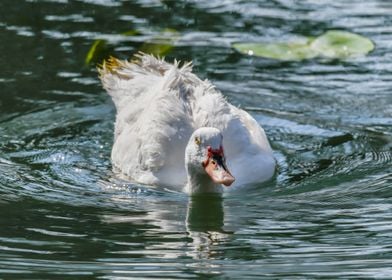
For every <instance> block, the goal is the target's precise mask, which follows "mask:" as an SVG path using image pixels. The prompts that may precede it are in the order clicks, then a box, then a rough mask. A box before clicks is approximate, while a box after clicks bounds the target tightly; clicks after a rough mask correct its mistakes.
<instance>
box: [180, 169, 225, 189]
mask: <svg viewBox="0 0 392 280" xmlns="http://www.w3.org/2000/svg"><path fill="white" fill-rule="evenodd" d="M189 171H191V170H188V182H187V185H186V190H187V192H188V193H190V194H196V193H221V192H222V191H223V188H222V185H220V184H216V183H214V182H213V181H212V180H211V178H210V177H209V176H208V175H207V174H206V173H204V174H203V173H197V172H189Z"/></svg>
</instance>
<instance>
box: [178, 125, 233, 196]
mask: <svg viewBox="0 0 392 280" xmlns="http://www.w3.org/2000/svg"><path fill="white" fill-rule="evenodd" d="M185 167H186V170H187V174H188V183H187V188H188V192H190V193H199V192H201V193H203V192H221V191H222V185H224V186H230V185H231V184H232V183H233V182H234V180H235V178H234V177H233V175H231V173H230V171H229V170H228V168H227V165H226V159H225V154H224V149H223V136H222V133H221V132H220V131H219V129H216V128H213V127H202V128H199V129H197V130H196V131H195V132H194V133H193V134H192V136H191V137H190V139H189V142H188V145H187V147H186V149H185Z"/></svg>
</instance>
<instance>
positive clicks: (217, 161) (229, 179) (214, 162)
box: [203, 155, 235, 187]
mask: <svg viewBox="0 0 392 280" xmlns="http://www.w3.org/2000/svg"><path fill="white" fill-rule="evenodd" d="M203 165H204V170H205V171H206V172H207V174H208V175H209V176H210V177H211V179H212V181H213V182H214V183H216V184H223V185H225V186H226V187H228V186H230V185H231V184H232V183H233V182H234V181H235V178H234V177H233V175H231V173H230V171H229V170H228V169H227V166H226V162H225V160H224V157H222V156H221V155H213V156H212V157H211V158H208V159H207V160H206V162H205V164H203Z"/></svg>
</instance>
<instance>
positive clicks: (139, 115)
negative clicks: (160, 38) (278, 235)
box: [98, 53, 276, 194]
mask: <svg viewBox="0 0 392 280" xmlns="http://www.w3.org/2000/svg"><path fill="white" fill-rule="evenodd" d="M192 70H193V65H192V63H191V62H187V63H181V62H179V61H177V60H174V62H173V63H169V62H166V60H165V59H164V58H159V57H155V56H153V55H150V54H145V53H137V54H136V55H134V57H133V59H132V60H121V59H117V58H115V57H110V58H108V59H106V60H105V61H104V62H103V63H102V64H101V65H100V66H99V67H98V72H99V77H100V80H101V82H102V85H103V88H104V89H105V90H106V92H107V93H108V95H109V96H110V97H111V99H112V100H113V103H114V106H115V108H116V120H115V124H114V141H113V147H112V152H111V161H112V165H113V169H114V170H115V171H116V172H117V173H119V174H122V175H125V176H126V178H129V179H130V180H132V181H135V182H137V183H141V184H146V185H153V186H154V185H158V186H164V187H167V188H171V189H174V190H179V191H184V192H186V193H189V194H197V193H222V192H224V191H226V190H232V189H236V188H240V187H241V186H246V185H249V184H255V183H262V182H265V181H267V180H269V179H271V178H272V177H273V175H274V173H275V168H276V160H275V158H274V155H273V150H272V148H271V146H270V144H269V141H268V139H267V136H266V133H265V131H264V129H263V128H262V127H261V126H260V125H259V124H258V122H257V121H256V120H255V119H254V118H253V117H252V116H251V115H250V114H249V113H247V112H246V111H244V110H242V109H240V108H238V107H236V106H234V105H232V104H230V103H229V102H228V101H227V99H226V98H225V97H224V96H223V95H222V93H221V92H220V91H219V90H218V89H217V88H216V87H215V86H214V85H213V84H212V83H211V82H210V81H209V80H207V79H204V80H202V79H200V78H199V77H197V76H196V75H195V74H194V73H193V72H192Z"/></svg>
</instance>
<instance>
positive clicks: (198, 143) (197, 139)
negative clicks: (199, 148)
mask: <svg viewBox="0 0 392 280" xmlns="http://www.w3.org/2000/svg"><path fill="white" fill-rule="evenodd" d="M195 143H196V145H200V143H201V141H200V138H199V137H197V136H196V137H195Z"/></svg>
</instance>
